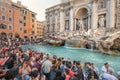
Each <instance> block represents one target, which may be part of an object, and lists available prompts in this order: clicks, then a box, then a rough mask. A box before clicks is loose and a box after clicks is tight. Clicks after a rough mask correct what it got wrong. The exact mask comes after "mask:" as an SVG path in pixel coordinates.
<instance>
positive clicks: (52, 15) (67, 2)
mask: <svg viewBox="0 0 120 80" xmlns="http://www.w3.org/2000/svg"><path fill="white" fill-rule="evenodd" d="M45 34H46V35H45V36H46V37H48V39H46V40H45V41H47V42H49V43H51V44H55V45H56V44H61V43H64V41H65V45H66V46H67V47H75V48H88V49H91V48H92V49H93V50H97V51H100V52H102V53H109V54H114V51H118V52H119V51H120V0H61V3H60V4H58V5H55V6H52V7H50V8H48V9H46V27H45ZM115 53H116V52H115Z"/></svg>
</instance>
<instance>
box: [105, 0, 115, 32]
mask: <svg viewBox="0 0 120 80" xmlns="http://www.w3.org/2000/svg"><path fill="white" fill-rule="evenodd" d="M107 5H108V6H107V10H108V13H107V30H110V29H113V28H114V27H115V1H114V0H108V3H107Z"/></svg>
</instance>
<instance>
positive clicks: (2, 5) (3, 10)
mask: <svg viewBox="0 0 120 80" xmlns="http://www.w3.org/2000/svg"><path fill="white" fill-rule="evenodd" d="M9 2H10V1H8V2H0V23H1V24H5V25H6V28H5V29H0V33H6V34H10V33H12V34H13V10H12V6H11V4H10V3H9ZM10 10H11V12H9V11H10ZM3 15H4V16H5V19H4V20H3V19H2V16H3ZM9 18H11V21H9ZM9 26H11V29H9Z"/></svg>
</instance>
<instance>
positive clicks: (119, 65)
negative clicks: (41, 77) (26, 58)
mask: <svg viewBox="0 0 120 80" xmlns="http://www.w3.org/2000/svg"><path fill="white" fill-rule="evenodd" d="M22 48H23V49H24V50H26V49H28V48H30V49H32V50H34V51H37V52H45V53H48V54H50V55H51V56H52V55H57V56H58V57H65V58H68V57H70V58H71V60H80V61H81V62H82V63H84V62H93V63H94V64H95V65H97V66H98V68H99V69H101V67H102V66H103V64H104V63H105V62H108V63H109V64H110V65H111V66H112V67H113V68H114V69H115V71H119V70H120V62H119V61H120V56H110V55H106V54H101V53H94V52H92V51H91V50H86V49H69V48H65V47H54V46H49V45H37V44H36V45H25V46H22Z"/></svg>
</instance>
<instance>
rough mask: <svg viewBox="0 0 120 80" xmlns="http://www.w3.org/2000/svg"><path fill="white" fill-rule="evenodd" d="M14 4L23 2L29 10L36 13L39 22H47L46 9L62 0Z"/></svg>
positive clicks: (33, 0) (35, 0)
mask: <svg viewBox="0 0 120 80" xmlns="http://www.w3.org/2000/svg"><path fill="white" fill-rule="evenodd" d="M12 1H14V2H17V1H21V2H22V4H23V5H25V6H27V7H28V9H30V10H32V11H34V12H36V13H37V14H38V15H37V20H40V21H43V20H45V9H46V8H49V7H50V6H53V5H56V4H58V3H60V0H12Z"/></svg>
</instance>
